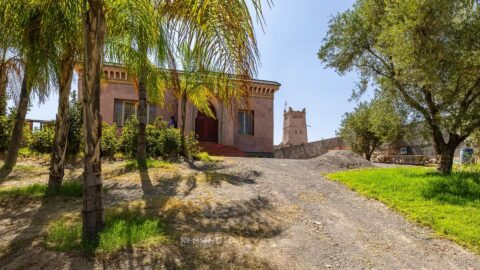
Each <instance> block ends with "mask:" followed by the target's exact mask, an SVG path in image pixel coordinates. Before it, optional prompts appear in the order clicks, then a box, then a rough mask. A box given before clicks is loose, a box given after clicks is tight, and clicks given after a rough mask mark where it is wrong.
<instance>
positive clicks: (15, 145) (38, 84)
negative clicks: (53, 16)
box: [1, 1, 52, 176]
mask: <svg viewBox="0 0 480 270" xmlns="http://www.w3.org/2000/svg"><path fill="white" fill-rule="evenodd" d="M10 12H11V14H12V16H13V17H12V18H11V19H12V20H17V23H16V24H18V25H16V26H17V27H18V28H16V29H17V32H16V33H17V34H15V45H16V48H15V47H14V48H13V49H15V50H18V51H19V54H20V55H21V58H22V62H23V79H22V85H21V89H20V96H19V102H18V106H17V109H16V115H15V123H14V127H13V130H12V137H11V141H10V145H9V148H8V152H7V156H6V159H5V162H4V164H3V167H2V169H1V175H2V176H4V175H7V174H9V173H10V171H11V170H12V169H13V167H14V166H15V164H16V162H17V157H18V150H19V149H20V144H21V142H22V138H23V127H24V125H25V117H26V114H27V111H28V107H29V103H30V98H31V93H32V90H34V91H35V93H36V94H37V95H38V97H39V99H40V100H43V99H44V98H45V95H46V93H48V87H49V79H50V65H49V61H48V55H49V52H50V48H51V45H52V44H51V43H50V41H51V40H50V39H48V38H46V35H45V33H46V32H45V29H42V16H43V14H42V7H41V5H40V4H39V3H37V2H35V1H14V4H12V5H11V8H10Z"/></svg>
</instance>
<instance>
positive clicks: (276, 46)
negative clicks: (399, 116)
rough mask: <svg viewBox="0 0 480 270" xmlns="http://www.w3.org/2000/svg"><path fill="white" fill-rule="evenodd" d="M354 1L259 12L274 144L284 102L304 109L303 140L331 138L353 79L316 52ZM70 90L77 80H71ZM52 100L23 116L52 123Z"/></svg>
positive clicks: (308, 1)
mask: <svg viewBox="0 0 480 270" xmlns="http://www.w3.org/2000/svg"><path fill="white" fill-rule="evenodd" d="M353 3H354V0H341V1H338V0H301V1H300V0H297V1H292V0H275V5H274V7H272V8H271V9H268V8H266V9H265V19H266V21H267V25H266V26H265V28H264V33H262V31H261V29H260V28H258V31H257V32H258V33H257V38H258V44H259V47H260V53H261V57H262V58H261V62H262V65H261V67H260V68H259V74H258V77H259V78H260V79H265V80H273V81H278V82H279V83H281V84H282V86H281V88H280V91H279V92H277V94H276V96H275V144H278V143H280V142H281V139H282V128H283V127H282V125H283V108H284V105H285V101H287V102H288V105H289V106H291V107H292V108H294V109H298V110H300V109H303V108H306V109H307V123H308V125H309V126H310V127H309V128H308V138H309V141H316V140H320V139H322V138H330V137H333V136H335V131H336V130H337V129H338V126H339V123H340V120H341V118H342V115H343V114H344V113H345V112H347V111H351V110H352V108H353V107H354V106H355V103H353V102H349V101H348V99H349V98H350V96H351V93H352V89H353V87H354V85H355V82H356V81H357V77H356V76H355V75H354V74H352V75H347V76H343V77H341V76H339V75H337V74H336V73H335V72H334V71H333V70H329V69H325V66H324V65H323V64H322V63H321V62H320V60H318V58H317V55H316V54H317V52H318V49H319V48H320V46H321V44H322V40H323V38H324V37H325V35H326V33H327V31H328V21H329V20H330V19H331V17H332V16H333V15H335V14H337V13H339V12H342V11H345V10H347V9H348V8H350V7H351V6H352V5H353ZM73 85H74V89H76V87H77V82H76V80H75V78H74V81H73ZM56 110H57V96H56V95H52V96H51V97H50V99H49V100H48V101H47V102H46V103H45V104H42V105H40V106H39V105H38V104H37V103H36V102H35V103H34V104H33V106H32V108H31V110H30V112H29V113H28V116H27V117H28V118H31V119H54V118H55V113H56Z"/></svg>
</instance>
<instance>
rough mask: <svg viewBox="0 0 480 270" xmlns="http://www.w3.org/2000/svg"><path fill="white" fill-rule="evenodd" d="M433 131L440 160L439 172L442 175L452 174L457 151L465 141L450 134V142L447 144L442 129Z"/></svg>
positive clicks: (433, 129) (435, 128)
mask: <svg viewBox="0 0 480 270" xmlns="http://www.w3.org/2000/svg"><path fill="white" fill-rule="evenodd" d="M432 131H433V143H434V146H435V152H436V154H437V158H438V159H439V163H438V167H437V170H438V171H439V172H440V173H442V174H449V173H451V172H452V167H453V159H454V157H455V149H457V147H458V145H459V144H460V143H461V142H462V141H463V140H461V139H459V137H458V135H456V134H449V136H448V137H449V138H448V142H445V138H444V136H443V133H442V132H441V130H440V128H438V127H433V128H432Z"/></svg>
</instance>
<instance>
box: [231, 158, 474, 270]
mask: <svg viewBox="0 0 480 270" xmlns="http://www.w3.org/2000/svg"><path fill="white" fill-rule="evenodd" d="M234 160H235V163H236V165H235V167H237V168H236V169H237V170H247V169H249V170H252V169H254V170H256V171H258V172H260V177H259V178H258V179H257V184H256V185H255V187H253V188H255V189H256V191H257V192H258V193H260V194H261V195H262V196H266V197H268V198H271V199H272V201H273V202H274V204H276V205H278V206H282V205H291V206H292V205H293V206H297V207H298V209H299V214H298V215H297V216H296V217H295V218H294V220H293V222H292V223H291V225H290V226H288V228H287V229H286V230H284V231H283V232H282V233H281V234H280V235H278V236H275V237H274V238H272V239H269V240H268V241H262V242H261V243H259V246H258V247H257V248H256V249H257V250H256V252H255V253H256V254H258V255H259V256H262V257H264V259H265V260H267V261H269V262H271V263H272V265H274V266H275V267H278V268H282V269H328V268H332V269H365V268H367V269H372V268H373V269H480V259H479V257H477V256H475V255H474V254H473V253H472V252H470V251H467V250H466V249H464V248H462V247H460V246H459V245H457V244H455V243H453V242H451V241H448V240H443V239H438V238H436V237H435V236H434V233H433V232H432V231H431V230H429V229H426V228H422V227H420V226H417V225H414V224H411V223H410V222H408V221H406V220H405V219H404V218H403V217H402V216H400V215H399V214H397V213H394V212H392V211H391V210H389V209H388V208H387V207H386V206H385V205H383V204H382V203H380V202H377V201H375V200H370V199H366V198H363V197H361V196H359V195H357V194H356V193H355V192H353V191H350V190H349V189H347V188H346V187H344V186H342V185H341V184H339V183H335V182H332V181H329V180H327V179H325V178H324V177H322V175H321V168H318V167H317V168H315V167H313V166H312V163H311V162H309V161H304V160H279V159H246V158H235V159H234Z"/></svg>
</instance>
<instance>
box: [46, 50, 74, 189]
mask: <svg viewBox="0 0 480 270" xmlns="http://www.w3.org/2000/svg"><path fill="white" fill-rule="evenodd" d="M74 63H75V62H74V57H73V53H72V54H69V55H67V56H66V57H65V58H64V59H62V62H61V70H60V75H59V78H58V86H59V94H58V111H57V118H56V122H55V137H54V140H53V152H52V158H51V162H50V175H49V178H48V190H49V191H55V190H58V188H60V186H61V185H62V182H63V176H64V166H65V156H66V153H67V140H68V128H69V123H68V112H69V100H68V98H69V96H70V88H71V85H72V77H73V66H74Z"/></svg>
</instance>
